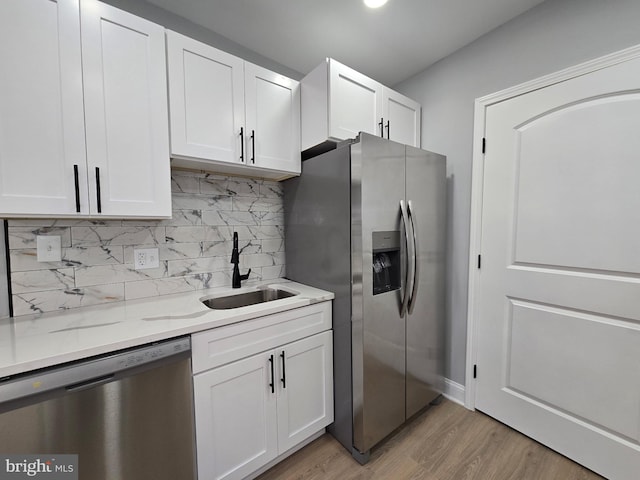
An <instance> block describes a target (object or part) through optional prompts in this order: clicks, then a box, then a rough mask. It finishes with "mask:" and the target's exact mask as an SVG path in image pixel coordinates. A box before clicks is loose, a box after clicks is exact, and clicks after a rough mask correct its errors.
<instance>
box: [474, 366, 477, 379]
mask: <svg viewBox="0 0 640 480" xmlns="http://www.w3.org/2000/svg"><path fill="white" fill-rule="evenodd" d="M477 377H478V365H474V366H473V378H477Z"/></svg>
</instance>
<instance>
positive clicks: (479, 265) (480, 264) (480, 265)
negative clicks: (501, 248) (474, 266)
mask: <svg viewBox="0 0 640 480" xmlns="http://www.w3.org/2000/svg"><path fill="white" fill-rule="evenodd" d="M481 267H482V255H478V268H481Z"/></svg>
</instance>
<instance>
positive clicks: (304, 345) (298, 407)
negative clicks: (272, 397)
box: [277, 332, 333, 454]
mask: <svg viewBox="0 0 640 480" xmlns="http://www.w3.org/2000/svg"><path fill="white" fill-rule="evenodd" d="M331 336H332V333H331V332H324V333H321V334H318V335H314V336H312V337H308V338H305V339H303V340H299V341H297V342H294V343H290V344H289V345H286V346H285V347H284V348H282V349H278V350H277V352H278V375H277V378H278V379H279V382H278V384H279V385H278V453H280V454H282V453H284V452H286V451H287V450H289V449H290V448H292V447H294V446H295V445H297V444H298V443H300V442H301V441H302V440H304V439H306V438H308V437H309V436H310V435H312V434H314V433H315V432H317V431H319V430H321V429H322V428H324V427H326V426H327V425H329V424H330V423H331V422H333V383H332V381H331V379H332V373H331V370H332V368H333V362H332V357H333V348H332V340H331ZM282 355H284V358H283V357H282Z"/></svg>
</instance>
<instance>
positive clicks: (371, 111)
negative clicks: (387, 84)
mask: <svg viewBox="0 0 640 480" xmlns="http://www.w3.org/2000/svg"><path fill="white" fill-rule="evenodd" d="M382 88H383V87H382V85H381V84H379V83H378V82H376V81H374V80H372V79H370V78H368V77H366V76H365V75H362V74H361V73H359V72H356V71H355V70H353V69H351V68H349V67H347V66H345V65H342V64H340V63H338V62H336V61H335V60H330V64H329V89H330V94H329V122H330V125H329V136H330V137H333V138H336V139H339V140H344V139H347V138H355V137H356V136H357V135H358V132H365V133H369V134H371V135H378V136H379V135H380V134H381V132H380V126H379V122H380V121H381V119H382Z"/></svg>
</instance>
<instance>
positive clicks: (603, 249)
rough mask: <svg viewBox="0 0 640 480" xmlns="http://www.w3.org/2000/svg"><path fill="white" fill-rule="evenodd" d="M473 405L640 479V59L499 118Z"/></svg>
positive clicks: (603, 467)
mask: <svg viewBox="0 0 640 480" xmlns="http://www.w3.org/2000/svg"><path fill="white" fill-rule="evenodd" d="M485 136H486V153H485V158H484V177H483V178H484V183H483V188H482V191H483V203H482V233H481V235H482V237H481V254H482V264H481V270H480V273H479V280H478V282H479V283H478V284H477V285H478V287H477V288H478V302H477V304H476V305H477V307H476V308H477V310H476V312H477V317H476V318H477V320H476V322H477V324H476V329H475V331H476V332H477V333H476V335H477V336H476V338H477V344H476V346H477V350H476V351H477V380H476V382H477V383H476V399H475V406H476V408H477V409H478V410H481V411H483V412H485V413H487V414H489V415H491V416H492V417H495V418H496V419H498V420H500V421H502V422H504V423H506V424H507V425H510V426H511V427H513V428H515V429H516V430H519V431H521V432H523V433H524V434H526V435H528V436H530V437H532V438H534V439H536V440H538V441H540V442H541V443H543V444H545V445H547V446H549V447H551V448H553V449H554V450H556V451H558V452H560V453H562V454H564V455H566V456H567V457H569V458H571V459H573V460H575V461H576V462H578V463H580V464H582V465H585V466H586V467H588V468H590V469H592V470H594V471H596V472H597V473H600V474H601V475H604V476H605V477H607V478H609V479H612V480H617V479H619V480H631V479H637V478H640V477H639V475H640V59H638V58H636V59H633V60H629V61H626V62H623V63H619V64H617V65H613V66H610V67H608V68H603V69H600V70H597V71H595V72H592V73H589V74H586V75H582V76H578V77H575V78H573V79H570V80H566V81H563V82H561V83H557V84H555V85H551V86H548V87H546V88H541V89H539V90H535V91H533V92H530V93H527V94H524V95H520V96H518V97H515V98H512V99H510V100H506V101H503V102H500V103H496V104H494V105H491V106H489V107H488V108H487V109H486V121H485Z"/></svg>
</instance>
